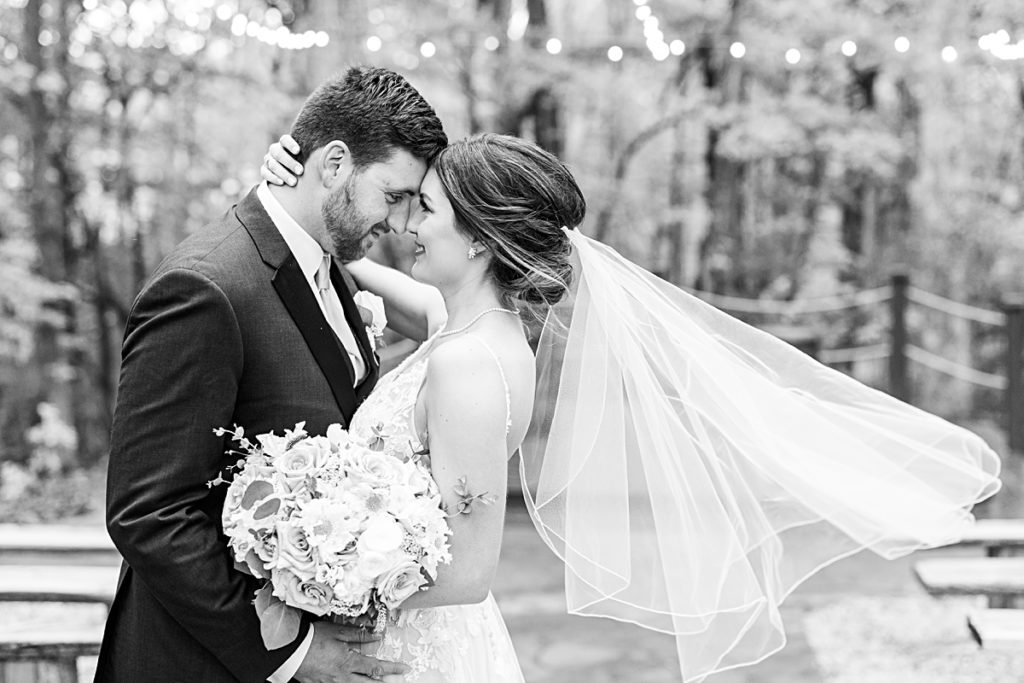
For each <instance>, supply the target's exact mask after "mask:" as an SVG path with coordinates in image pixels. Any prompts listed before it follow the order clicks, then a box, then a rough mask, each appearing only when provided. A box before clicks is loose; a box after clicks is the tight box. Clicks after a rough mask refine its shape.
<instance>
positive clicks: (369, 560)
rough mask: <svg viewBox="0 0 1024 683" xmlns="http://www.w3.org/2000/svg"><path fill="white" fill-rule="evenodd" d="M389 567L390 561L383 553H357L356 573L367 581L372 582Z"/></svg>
mask: <svg viewBox="0 0 1024 683" xmlns="http://www.w3.org/2000/svg"><path fill="white" fill-rule="evenodd" d="M390 566H391V560H390V559H389V558H388V556H387V555H386V554H384V553H378V552H374V551H372V550H371V551H365V552H361V553H359V560H358V562H356V571H357V572H359V576H360V577H361V578H363V579H365V580H367V581H373V580H374V579H376V578H377V577H378V576H380V575H381V574H383V573H384V572H385V571H387V569H388V567H390Z"/></svg>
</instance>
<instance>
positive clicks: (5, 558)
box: [0, 524, 121, 565]
mask: <svg viewBox="0 0 1024 683" xmlns="http://www.w3.org/2000/svg"><path fill="white" fill-rule="evenodd" d="M120 563H121V556H120V555H119V554H118V552H117V548H115V547H114V543H113V541H111V540H110V537H109V536H108V535H107V531H106V529H104V528H103V527H93V526H65V525H48V524H32V525H18V524H0V565H11V564H29V565H44V564H77V565H119V564H120Z"/></svg>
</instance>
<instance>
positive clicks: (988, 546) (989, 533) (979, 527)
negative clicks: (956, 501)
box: [957, 519, 1024, 557]
mask: <svg viewBox="0 0 1024 683" xmlns="http://www.w3.org/2000/svg"><path fill="white" fill-rule="evenodd" d="M957 545H963V546H978V547H981V548H984V549H985V553H986V554H987V555H988V556H989V557H1000V556H1006V555H1012V554H1014V553H1017V552H1021V551H1024V519H982V520H979V521H978V522H977V523H976V524H975V525H974V526H973V527H971V530H970V531H968V532H967V534H966V535H965V536H964V538H963V540H961V541H960V542H959V543H957Z"/></svg>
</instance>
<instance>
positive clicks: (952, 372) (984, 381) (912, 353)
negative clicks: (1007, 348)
mask: <svg viewBox="0 0 1024 683" xmlns="http://www.w3.org/2000/svg"><path fill="white" fill-rule="evenodd" d="M907 357H908V358H909V359H910V360H912V361H914V362H915V363H918V364H920V365H923V366H924V367H926V368H928V369H930V370H934V371H935V372H941V373H942V374H944V375H948V376H950V377H955V378H956V379H959V380H963V381H964V382H969V383H971V384H975V385H977V386H981V387H988V388H989V389H999V390H1000V391H1003V390H1005V389H1006V386H1007V382H1006V378H1005V377H1003V376H1002V375H995V374H992V373H991V372H982V371H981V370H975V369H974V368H972V367H969V366H966V365H963V364H961V363H957V362H956V361H952V360H949V359H948V358H943V357H942V356H939V355H937V354H934V353H932V352H931V351H928V350H926V349H922V348H921V347H920V346H914V345H910V346H907Z"/></svg>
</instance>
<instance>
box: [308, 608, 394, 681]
mask: <svg viewBox="0 0 1024 683" xmlns="http://www.w3.org/2000/svg"><path fill="white" fill-rule="evenodd" d="M378 639H379V636H376V635H374V634H373V633H371V632H369V631H367V630H366V629H363V628H359V627H356V626H341V625H338V624H332V623H331V622H328V621H318V622H316V627H315V628H314V629H313V642H312V643H311V644H310V646H309V652H307V653H306V658H305V659H303V660H302V664H301V665H300V666H299V670H298V671H296V672H295V678H296V679H297V680H298V681H300V683H357V682H362V683H365V681H366V680H367V679H370V680H375V681H382V680H385V676H387V677H389V678H388V679H387V680H395V679H394V678H391V677H393V676H401V675H402V674H405V673H406V672H408V671H409V667H407V666H406V665H405V664H400V663H398V662H389V661H385V660H383V659H376V658H374V657H367V656H366V655H364V654H361V653H360V652H359V651H358V650H356V649H355V648H354V647H353V646H354V645H358V644H361V643H369V642H372V641H375V640H378ZM398 680H401V679H398Z"/></svg>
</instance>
